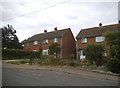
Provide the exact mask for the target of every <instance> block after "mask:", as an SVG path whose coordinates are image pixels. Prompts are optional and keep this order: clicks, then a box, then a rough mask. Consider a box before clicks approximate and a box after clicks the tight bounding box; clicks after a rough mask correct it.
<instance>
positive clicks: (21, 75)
mask: <svg viewBox="0 0 120 88" xmlns="http://www.w3.org/2000/svg"><path fill="white" fill-rule="evenodd" d="M2 75H3V76H2V77H3V81H2V82H3V83H2V85H3V86H117V85H118V82H117V81H112V80H105V79H99V78H94V77H86V76H82V75H79V74H70V73H65V72H59V71H50V70H46V69H41V70H40V69H39V70H37V69H17V68H3V74H2Z"/></svg>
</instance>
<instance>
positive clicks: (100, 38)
mask: <svg viewBox="0 0 120 88" xmlns="http://www.w3.org/2000/svg"><path fill="white" fill-rule="evenodd" d="M95 41H96V42H103V41H105V36H97V37H95Z"/></svg>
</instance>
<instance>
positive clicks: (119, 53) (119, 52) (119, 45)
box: [105, 31, 120, 73]
mask: <svg viewBox="0 0 120 88" xmlns="http://www.w3.org/2000/svg"><path fill="white" fill-rule="evenodd" d="M105 36H106V41H107V45H109V47H110V61H109V63H108V68H109V70H110V71H112V72H114V73H120V31H113V32H107V33H106V34H105Z"/></svg>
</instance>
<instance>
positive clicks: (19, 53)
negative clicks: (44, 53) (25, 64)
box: [2, 49, 41, 60]
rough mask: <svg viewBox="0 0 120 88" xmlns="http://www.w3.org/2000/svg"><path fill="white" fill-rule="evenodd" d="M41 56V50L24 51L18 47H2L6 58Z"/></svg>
mask: <svg viewBox="0 0 120 88" xmlns="http://www.w3.org/2000/svg"><path fill="white" fill-rule="evenodd" d="M40 56H41V52H32V51H23V50H16V49H2V58H3V59H4V60H11V59H25V58H36V57H40Z"/></svg>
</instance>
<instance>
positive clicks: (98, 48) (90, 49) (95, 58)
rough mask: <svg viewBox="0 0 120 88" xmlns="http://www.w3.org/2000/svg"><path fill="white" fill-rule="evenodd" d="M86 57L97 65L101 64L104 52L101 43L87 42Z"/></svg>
mask: <svg viewBox="0 0 120 88" xmlns="http://www.w3.org/2000/svg"><path fill="white" fill-rule="evenodd" d="M85 54H86V58H87V59H88V60H89V61H90V62H91V63H93V62H95V64H96V65H97V66H101V65H102V64H103V63H102V61H103V58H104V54H105V49H104V46H103V45H100V44H99V45H97V44H88V45H87V47H86V48H85Z"/></svg>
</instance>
